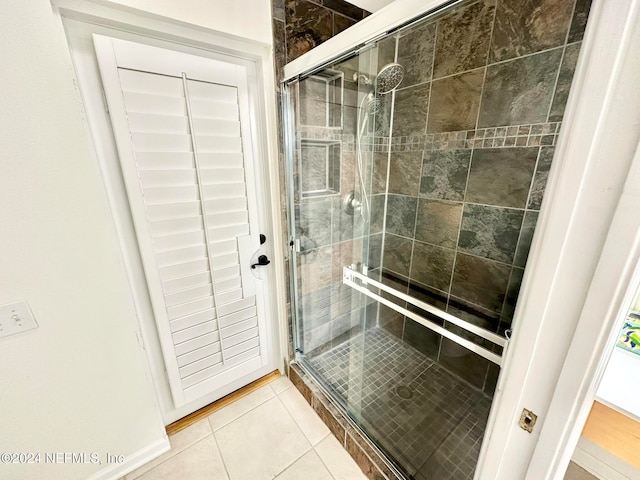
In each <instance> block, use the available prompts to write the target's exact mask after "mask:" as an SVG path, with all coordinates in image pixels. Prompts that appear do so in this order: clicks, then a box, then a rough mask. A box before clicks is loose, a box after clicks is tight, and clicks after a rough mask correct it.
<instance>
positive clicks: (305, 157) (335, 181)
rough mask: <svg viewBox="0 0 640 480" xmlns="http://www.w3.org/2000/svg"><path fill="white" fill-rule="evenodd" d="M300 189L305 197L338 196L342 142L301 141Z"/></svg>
mask: <svg viewBox="0 0 640 480" xmlns="http://www.w3.org/2000/svg"><path fill="white" fill-rule="evenodd" d="M300 164H301V165H300V189H301V193H302V196H303V197H314V196H318V195H333V194H338V193H339V190H340V142H335V141H330V140H301V141H300Z"/></svg>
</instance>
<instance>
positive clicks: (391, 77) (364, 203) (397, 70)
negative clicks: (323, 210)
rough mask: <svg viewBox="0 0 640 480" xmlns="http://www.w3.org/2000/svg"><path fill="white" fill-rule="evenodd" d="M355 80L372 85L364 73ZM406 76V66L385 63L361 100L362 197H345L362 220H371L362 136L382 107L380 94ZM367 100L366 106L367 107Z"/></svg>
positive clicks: (358, 145) (358, 142) (358, 154)
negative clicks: (362, 118)
mask: <svg viewBox="0 0 640 480" xmlns="http://www.w3.org/2000/svg"><path fill="white" fill-rule="evenodd" d="M353 76H354V80H360V79H361V78H362V79H363V81H364V83H365V84H366V85H370V84H371V83H372V82H371V80H370V79H369V78H368V77H367V76H365V75H363V74H357V73H354V74H353ZM403 78H404V67H403V66H402V65H400V64H398V63H390V64H388V65H385V66H384V67H382V68H381V69H380V71H379V72H378V75H377V76H376V79H375V81H374V91H375V95H374V93H373V92H369V93H368V94H367V95H365V96H364V97H363V98H362V100H361V101H360V106H359V107H358V116H357V125H358V131H357V132H356V134H357V135H356V166H357V174H358V183H359V186H360V191H361V197H362V199H359V198H358V196H357V194H356V192H355V191H353V192H351V193H349V194H348V195H347V197H345V200H344V205H345V211H346V212H347V213H348V214H350V215H353V213H354V212H355V211H356V210H358V211H359V213H360V216H361V217H362V220H363V221H364V222H365V223H366V222H367V221H369V214H370V204H369V196H368V194H367V189H366V186H365V182H364V173H363V171H364V165H363V164H364V160H363V158H362V157H363V155H362V137H363V136H364V133H365V131H366V128H367V123H368V121H369V116H370V115H374V114H376V113H378V112H379V111H380V109H381V108H382V100H381V99H380V95H386V94H388V93H390V92H392V91H394V90H395V89H396V88H398V86H399V85H400V83H402V79H403ZM365 101H366V107H365ZM362 112H364V120H362V123H361V122H360V117H361V114H362Z"/></svg>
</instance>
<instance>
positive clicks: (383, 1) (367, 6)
mask: <svg viewBox="0 0 640 480" xmlns="http://www.w3.org/2000/svg"><path fill="white" fill-rule="evenodd" d="M349 3H353V4H354V5H357V6H358V7H360V8H363V9H364V10H367V11H368V12H371V13H373V12H377V11H378V10H380V9H381V8H384V7H386V6H387V5H389V4H390V3H393V0H350V2H349Z"/></svg>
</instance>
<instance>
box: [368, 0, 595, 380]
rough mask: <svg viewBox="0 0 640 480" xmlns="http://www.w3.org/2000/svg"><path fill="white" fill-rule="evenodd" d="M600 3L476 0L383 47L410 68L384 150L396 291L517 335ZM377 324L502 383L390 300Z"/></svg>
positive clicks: (379, 170)
mask: <svg viewBox="0 0 640 480" xmlns="http://www.w3.org/2000/svg"><path fill="white" fill-rule="evenodd" d="M589 8H590V0H577V1H576V2H574V1H573V0H558V1H555V2H549V1H544V0H481V1H477V2H473V3H472V2H467V3H466V4H465V5H463V6H462V7H459V8H456V9H455V10H453V11H451V12H449V13H447V14H446V15H444V16H441V17H440V18H438V19H436V20H434V21H431V22H427V23H426V24H422V25H420V26H417V27H415V28H413V29H411V30H410V31H407V32H404V33H402V34H401V36H399V37H398V38H397V39H396V38H393V39H386V40H384V42H386V43H389V42H393V43H395V42H396V41H397V42H398V48H397V52H398V53H397V58H396V61H397V62H399V63H400V64H402V65H404V66H405V69H406V73H405V77H404V80H403V82H402V84H401V85H400V87H399V89H398V90H397V91H396V94H395V105H394V109H393V114H392V118H391V115H389V114H386V115H385V114H383V115H381V116H380V118H378V119H377V121H376V126H377V130H376V132H375V137H374V139H373V145H372V148H374V149H375V151H376V154H375V155H376V156H375V163H374V181H373V185H374V186H373V193H374V194H377V195H376V197H377V198H378V199H377V200H376V201H377V203H378V204H380V203H383V202H385V201H386V222H385V230H384V247H383V262H382V265H381V275H382V278H383V279H384V281H385V282H386V283H388V284H390V285H393V286H394V287H395V288H398V289H400V290H401V291H404V292H409V293H410V294H411V295H413V296H417V297H418V298H422V299H424V300H426V301H428V302H429V303H432V304H434V305H436V306H437V307H439V308H441V309H443V310H446V311H448V312H449V313H452V314H453V315H456V316H458V317H461V318H463V319H465V320H468V321H470V322H473V323H474V324H477V325H480V326H482V327H484V328H486V329H489V330H491V331H493V332H496V333H503V332H504V330H505V329H506V328H508V326H509V325H510V323H511V320H512V318H513V313H514V309H515V303H516V300H517V297H518V292H519V289H520V284H521V282H522V277H523V273H524V267H525V264H526V261H527V256H528V252H529V248H530V245H531V240H532V236H533V232H534V229H535V226H536V222H537V219H538V214H539V210H540V205H541V201H542V197H543V193H544V189H545V185H546V181H547V176H548V172H549V168H550V166H551V163H552V159H553V154H554V150H555V145H556V140H557V136H558V132H559V130H560V126H561V121H562V117H563V112H564V108H565V105H566V101H567V97H568V93H569V88H570V86H571V81H572V77H573V72H574V69H575V66H576V63H577V59H578V54H579V51H580V46H581V41H582V36H583V31H584V28H585V24H586V18H587V16H588V12H589ZM394 47H395V45H386V46H385V45H382V44H381V46H380V55H386V56H387V57H388V59H387V60H389V61H391V60H393V56H392V53H391V52H393V51H394V50H395V48H394ZM384 63H385V62H382V64H384ZM379 64H380V63H379ZM389 111H391V110H390V109H389ZM391 120H393V123H392V137H391V138H389V129H390V126H391V124H390V121H391ZM387 162H390V164H389V165H388V163H387ZM387 167H389V178H388V189H386V186H387V176H386V175H387ZM380 240H382V237H381V238H380ZM371 266H372V267H377V265H376V264H375V260H373V263H372V265H371ZM374 319H375V320H374ZM374 322H376V323H378V324H379V325H381V326H383V327H384V328H386V329H388V330H389V331H391V332H392V333H394V334H395V335H397V336H398V337H400V338H402V339H403V340H404V341H406V342H407V343H409V344H411V345H413V346H414V347H416V348H418V349H419V350H421V351H422V352H424V353H425V354H427V355H429V356H431V357H432V358H435V359H437V360H438V361H439V362H440V363H441V364H442V365H444V366H445V367H447V368H449V369H450V370H453V371H455V372H456V373H458V374H459V375H460V376H462V377H463V378H465V379H466V380H468V381H469V382H470V383H472V384H473V385H475V386H477V387H479V388H484V389H485V390H486V391H487V392H489V393H491V392H492V390H493V388H494V387H495V381H496V377H497V373H498V369H497V368H496V367H495V366H493V365H492V364H490V362H488V361H487V360H485V359H483V358H481V357H479V356H477V355H475V354H473V353H471V352H469V351H468V350H466V349H463V348H462V347H459V346H458V345H457V344H455V343H454V342H452V341H450V340H448V339H443V338H442V337H440V336H439V335H436V334H434V333H433V332H431V331H430V330H428V329H426V328H424V327H422V326H421V325H419V324H417V323H415V322H413V321H411V320H408V319H405V318H404V317H403V316H402V315H400V314H397V313H396V312H395V311H392V310H390V309H388V308H386V307H384V306H380V308H379V313H378V315H377V316H373V315H370V323H374ZM446 327H447V328H450V329H452V330H454V329H457V327H455V326H450V325H447V326H446ZM456 331H457V333H459V334H461V335H464V333H462V332H461V331H460V330H459V329H457V330H456Z"/></svg>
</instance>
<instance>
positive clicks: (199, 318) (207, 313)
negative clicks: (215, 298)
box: [169, 308, 216, 332]
mask: <svg viewBox="0 0 640 480" xmlns="http://www.w3.org/2000/svg"><path fill="white" fill-rule="evenodd" d="M215 318H216V313H215V311H214V310H213V308H210V309H208V310H203V311H202V312H198V313H194V314H193V315H187V316H184V317H182V318H178V319H176V320H173V321H171V322H169V325H170V326H171V331H172V332H179V331H181V330H184V329H185V328H190V327H193V326H195V325H199V324H201V323H204V322H208V321H211V320H215Z"/></svg>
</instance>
